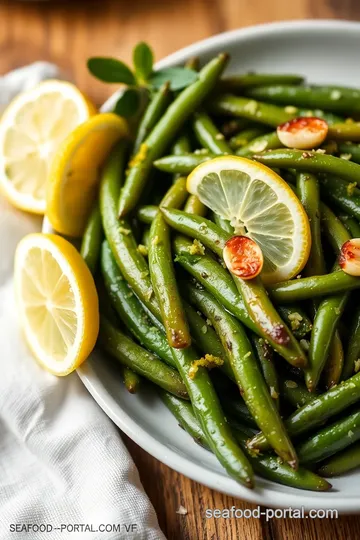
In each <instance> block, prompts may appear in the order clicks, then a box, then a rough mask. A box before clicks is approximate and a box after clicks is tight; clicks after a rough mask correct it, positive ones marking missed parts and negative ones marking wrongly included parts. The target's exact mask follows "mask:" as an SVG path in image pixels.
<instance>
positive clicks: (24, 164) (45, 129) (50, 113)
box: [0, 80, 96, 214]
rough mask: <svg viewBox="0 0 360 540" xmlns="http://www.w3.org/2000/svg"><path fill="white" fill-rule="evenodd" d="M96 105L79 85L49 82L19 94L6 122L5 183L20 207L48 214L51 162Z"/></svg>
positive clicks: (2, 145)
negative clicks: (68, 137) (48, 179)
mask: <svg viewBox="0 0 360 540" xmlns="http://www.w3.org/2000/svg"><path fill="white" fill-rule="evenodd" d="M95 112H96V109H95V107H94V106H93V105H92V104H91V103H90V102H89V101H88V99H87V98H86V97H84V96H83V94H82V93H81V92H80V91H79V90H78V89H77V88H76V87H75V86H74V85H73V84H70V83H68V82H64V81H57V80H51V81H45V82H42V83H40V84H39V85H38V86H36V87H35V88H33V89H31V90H28V91H26V92H24V93H22V94H20V95H19V96H18V97H16V98H15V99H14V100H13V101H12V102H11V103H10V105H9V106H8V107H7V109H6V111H5V112H4V114H3V116H2V118H1V121H0V188H1V190H2V191H3V193H4V194H5V196H6V197H7V199H8V200H9V201H10V202H11V203H12V204H13V205H14V206H16V207H17V208H20V209H22V210H26V211H28V212H33V213H36V214H44V213H45V206H46V183H47V177H48V171H49V166H50V162H51V161H52V157H53V155H54V153H55V152H56V151H57V149H58V147H59V144H60V143H61V142H62V141H63V140H64V138H65V137H66V136H67V135H68V134H69V133H70V132H71V131H73V130H74V129H75V127H76V126H78V125H79V124H81V123H82V122H85V120H87V119H88V118H89V117H90V116H91V115H92V114H95Z"/></svg>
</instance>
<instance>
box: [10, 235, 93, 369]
mask: <svg viewBox="0 0 360 540" xmlns="http://www.w3.org/2000/svg"><path fill="white" fill-rule="evenodd" d="M15 289H16V297H17V304H18V310H19V314H20V321H21V323H22V327H23V330H24V333H25V337H26V340H27V342H28V344H29V346H30V349H31V350H32V352H33V354H34V356H35V358H36V359H37V360H38V362H39V363H40V364H41V365H42V366H43V367H44V368H45V369H46V370H48V371H50V372H51V373H53V374H54V375H67V374H68V373H70V372H71V371H73V370H74V369H76V368H77V367H79V366H80V364H81V363H82V362H84V360H86V358H87V357H88V356H89V354H90V352H91V351H92V349H93V347H94V345H95V343H96V339H97V336H98V332H99V307H98V296H97V292H96V287H95V283H94V280H93V278H92V275H91V273H90V271H89V269H88V267H87V266H86V264H85V262H84V260H83V259H82V257H81V255H80V254H79V253H78V251H76V249H75V248H74V247H73V246H72V244H70V243H69V242H68V241H67V240H65V239H63V238H61V237H60V236H56V235H53V234H42V233H38V234H29V235H28V236H25V237H24V238H23V239H22V240H21V241H20V243H19V244H18V247H17V250H16V255H15Z"/></svg>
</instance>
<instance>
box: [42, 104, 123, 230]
mask: <svg viewBox="0 0 360 540" xmlns="http://www.w3.org/2000/svg"><path fill="white" fill-rule="evenodd" d="M127 134H128V126H127V123H126V121H125V120H124V119H123V118H120V117H119V116H117V115H116V114H113V113H104V114H97V115H95V116H93V117H92V118H90V119H89V120H88V121H87V122H85V123H84V124H82V125H81V126H79V127H77V128H76V129H75V130H74V131H73V132H72V133H70V135H68V137H67V138H66V139H65V140H64V141H63V143H62V144H61V145H60V147H59V148H58V151H57V153H56V156H55V157H54V160H53V163H52V166H51V169H50V173H49V185H48V192H47V210H46V215H47V217H48V218H49V221H50V223H51V225H52V226H53V227H54V229H55V230H56V231H57V232H59V233H61V234H65V235H68V236H75V237H76V236H81V235H82V233H83V231H84V227H85V224H86V221H87V218H88V216H89V212H90V211H91V208H92V206H93V202H94V199H95V197H96V193H97V187H98V181H99V179H100V177H99V173H100V167H101V165H103V163H104V161H105V159H106V157H107V155H108V154H109V152H110V150H111V148H112V147H113V146H114V144H115V143H116V142H117V141H118V140H119V139H121V138H123V137H126V136H127Z"/></svg>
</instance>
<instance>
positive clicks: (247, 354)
mask: <svg viewBox="0 0 360 540" xmlns="http://www.w3.org/2000/svg"><path fill="white" fill-rule="evenodd" d="M249 356H251V352H250V351H248V352H247V353H246V354H244V359H245V358H249Z"/></svg>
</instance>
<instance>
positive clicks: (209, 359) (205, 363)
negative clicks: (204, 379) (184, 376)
mask: <svg viewBox="0 0 360 540" xmlns="http://www.w3.org/2000/svg"><path fill="white" fill-rule="evenodd" d="M223 363H224V360H222V358H219V357H218V356H214V355H213V354H205V356H203V357H202V358H199V360H194V362H192V364H191V368H190V369H189V377H190V379H194V378H195V375H196V373H197V371H198V370H199V367H205V368H207V369H212V368H214V367H218V366H222V365H223Z"/></svg>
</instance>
